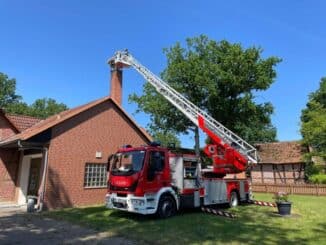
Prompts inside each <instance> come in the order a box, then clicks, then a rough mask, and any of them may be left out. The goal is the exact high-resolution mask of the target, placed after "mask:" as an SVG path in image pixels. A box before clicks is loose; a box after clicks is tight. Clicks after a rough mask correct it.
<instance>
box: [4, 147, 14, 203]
mask: <svg viewBox="0 0 326 245" xmlns="http://www.w3.org/2000/svg"><path fill="white" fill-rule="evenodd" d="M18 163H19V152H18V151H17V150H11V149H0V200H1V201H14V199H15V190H16V189H15V187H16V181H17V172H18Z"/></svg>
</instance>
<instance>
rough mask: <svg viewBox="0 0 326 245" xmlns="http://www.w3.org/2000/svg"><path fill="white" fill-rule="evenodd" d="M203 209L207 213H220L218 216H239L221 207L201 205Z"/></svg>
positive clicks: (233, 217) (232, 217)
mask: <svg viewBox="0 0 326 245" xmlns="http://www.w3.org/2000/svg"><path fill="white" fill-rule="evenodd" d="M201 211H203V212H205V213H209V214H214V215H218V216H223V217H227V218H231V219H235V218H236V217H237V216H236V215H235V214H233V213H230V212H227V211H224V210H221V209H213V208H205V207H201Z"/></svg>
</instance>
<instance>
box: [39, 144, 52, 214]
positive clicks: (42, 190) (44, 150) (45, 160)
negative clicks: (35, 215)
mask: <svg viewBox="0 0 326 245" xmlns="http://www.w3.org/2000/svg"><path fill="white" fill-rule="evenodd" d="M48 151H49V149H48V148H47V147H43V153H44V155H43V159H44V167H43V173H42V188H41V193H40V202H39V205H38V207H37V210H36V211H37V212H41V211H42V210H43V206H44V192H45V182H46V181H45V178H46V173H47V169H48Z"/></svg>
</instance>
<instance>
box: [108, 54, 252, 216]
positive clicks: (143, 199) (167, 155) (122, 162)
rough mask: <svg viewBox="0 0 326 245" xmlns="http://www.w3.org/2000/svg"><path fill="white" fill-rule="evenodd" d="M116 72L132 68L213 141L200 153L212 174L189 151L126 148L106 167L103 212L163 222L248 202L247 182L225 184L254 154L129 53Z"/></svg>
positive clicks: (116, 60) (116, 61)
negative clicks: (182, 213)
mask: <svg viewBox="0 0 326 245" xmlns="http://www.w3.org/2000/svg"><path fill="white" fill-rule="evenodd" d="M109 64H110V65H111V66H112V67H114V69H122V68H123V67H133V68H135V69H136V70H137V71H138V72H139V73H140V74H141V75H142V76H143V77H144V78H145V79H146V80H147V81H148V82H149V83H150V84H152V85H153V86H154V87H155V88H156V90H157V91H158V93H160V94H161V95H163V97H165V98H166V99H167V100H168V101H169V102H170V103H171V104H172V105H173V106H175V107H176V108H177V109H178V110H180V111H181V112H182V113H183V114H184V115H185V116H187V117H188V118H189V119H190V120H191V121H192V122H193V123H194V124H195V125H196V126H198V127H199V128H201V129H202V130H203V131H204V132H205V133H206V134H207V135H208V136H209V137H210V139H211V142H212V143H211V144H209V145H207V146H206V147H205V149H204V152H205V153H206V155H207V156H209V157H210V158H211V159H212V163H213V168H212V169H211V170H210V171H202V169H201V161H200V158H199V157H198V156H197V155H196V154H195V153H194V152H193V151H191V150H186V149H175V148H173V147H171V148H164V147H161V146H160V145H159V144H157V143H155V142H154V143H152V144H150V145H149V146H140V147H134V146H131V145H126V146H124V147H123V148H121V149H119V150H118V151H117V153H116V154H113V155H111V156H110V158H109V161H108V192H107V195H106V206H107V207H108V208H110V209H118V210H123V211H128V212H134V213H140V214H155V213H156V214H158V216H159V217H162V218H166V217H170V216H172V215H174V214H175V213H176V212H177V210H179V209H181V208H191V207H201V206H208V205H213V204H220V203H229V204H230V206H236V205H238V204H239V202H241V201H247V200H249V198H250V191H249V183H248V181H247V180H246V179H230V178H228V179H226V178H225V176H226V175H227V174H236V173H241V172H243V171H245V170H246V168H247V167H248V166H249V165H250V164H255V163H257V162H258V155H257V151H256V149H255V148H254V147H253V146H251V145H250V144H249V143H247V142H246V141H245V140H243V139H242V138H240V137H239V136H238V135H236V134H235V133H233V132H232V131H231V130H229V129H227V128H226V127H224V126H223V125H222V124H221V123H219V122H218V121H216V120H215V119H214V118H212V117H211V116H209V115H208V114H207V113H206V112H205V111H203V110H201V109H200V108H198V107H197V106H196V105H194V104H193V103H191V102H190V101H189V100H187V99H186V98H185V97H184V96H182V95H181V94H179V93H178V92H177V91H176V90H174V89H173V88H172V87H170V86H169V85H168V84H167V83H165V82H164V81H163V80H161V79H160V78H159V77H157V76H156V75H154V74H153V73H152V72H150V71H149V70H148V69H147V68H146V67H144V66H143V65H141V64H140V63H139V62H138V61H137V60H136V59H135V58H134V57H133V56H132V55H131V54H130V53H128V52H127V51H119V52H117V53H116V54H115V56H114V57H112V58H111V59H110V60H109Z"/></svg>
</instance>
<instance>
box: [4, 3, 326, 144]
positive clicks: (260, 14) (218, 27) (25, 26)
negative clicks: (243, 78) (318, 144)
mask: <svg viewBox="0 0 326 245" xmlns="http://www.w3.org/2000/svg"><path fill="white" fill-rule="evenodd" d="M325 9H326V2H325V1H303V0H300V1H294V0H292V1H278V0H273V1H250V0H249V1H240V0H239V1H198V0H197V1H192V0H187V1H185V0H181V1H175V0H174V1H173V0H165V1H142V0H138V1H129V0H125V1H81V0H80V1H41V0H40V1H35V0H30V1H10V0H1V1H0V30H1V34H0V35H1V37H0V71H1V72H4V73H6V74H8V75H9V77H14V78H16V79H17V92H18V93H19V94H20V95H22V96H23V98H24V100H25V101H26V102H28V103H32V102H33V101H34V100H35V99H37V98H42V97H51V98H55V99H56V100H57V101H59V102H64V103H66V104H67V105H68V106H69V107H74V106H77V105H81V104H83V103H87V102H89V101H91V100H94V99H97V98H100V97H103V96H106V95H107V94H108V93H109V76H110V74H109V68H108V66H107V64H106V60H107V59H108V58H109V57H110V56H112V55H113V53H114V52H115V51H116V50H120V49H125V48H128V49H129V50H130V52H131V53H132V54H133V55H134V56H135V57H136V58H137V59H138V60H139V61H140V62H142V63H143V64H144V65H145V66H147V67H148V68H149V69H151V70H152V71H153V72H154V73H156V74H158V73H159V72H161V71H162V70H163V69H164V67H165V65H166V58H165V56H164V54H163V53H162V49H163V48H164V47H170V46H172V45H173V44H174V43H175V42H177V41H181V42H183V41H184V40H185V38H187V37H194V36H197V35H200V34H205V35H208V36H209V38H211V39H215V40H221V39H227V40H228V41H231V42H237V43H241V44H242V45H243V46H244V47H249V46H253V45H255V46H260V47H262V48H263V49H264V52H263V57H268V56H271V55H275V56H278V57H281V58H282V59H283V61H282V63H280V64H279V65H278V66H277V74H278V76H277V78H276V80H275V83H274V84H273V85H272V86H271V88H270V89H269V90H268V91H266V92H263V93H260V94H259V96H258V98H257V99H258V100H259V101H260V102H265V101H270V102H271V103H272V104H273V105H274V107H275V113H274V115H273V117H272V120H273V124H274V125H275V126H276V127H277V131H278V135H277V137H278V139H279V140H296V139H300V137H301V136H300V132H299V125H300V112H301V110H302V109H303V108H304V106H305V104H306V102H307V98H308V94H309V93H311V92H312V91H314V90H316V89H317V88H318V85H319V81H320V78H321V77H322V76H326V70H325V68H326V63H325V57H326V45H325V44H326V28H325V26H326V15H325ZM143 83H144V80H143V79H142V77H141V76H140V75H139V74H138V73H137V72H136V71H134V70H126V71H124V84H123V107H124V108H125V109H126V110H127V112H129V114H132V113H133V112H134V111H135V108H136V105H135V104H129V103H128V95H129V94H130V93H132V92H136V93H139V94H140V93H141V92H142V85H143ZM133 116H134V118H135V119H136V121H137V122H138V123H139V124H140V125H142V126H146V123H147V122H148V116H146V115H144V114H136V115H133ZM202 138H203V137H202ZM182 142H183V145H184V146H192V145H193V139H192V138H190V136H184V137H182Z"/></svg>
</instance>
